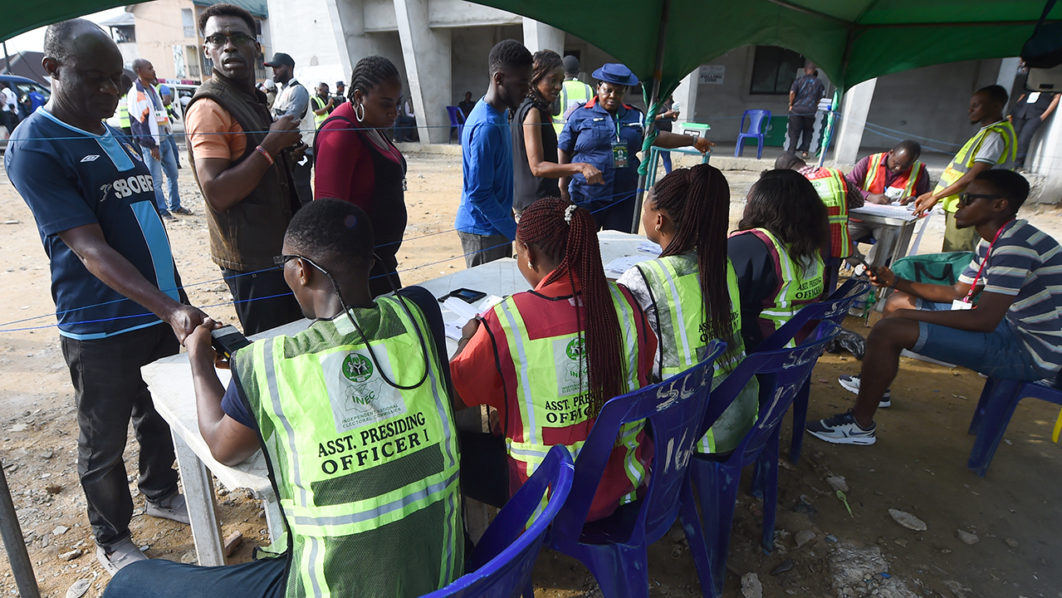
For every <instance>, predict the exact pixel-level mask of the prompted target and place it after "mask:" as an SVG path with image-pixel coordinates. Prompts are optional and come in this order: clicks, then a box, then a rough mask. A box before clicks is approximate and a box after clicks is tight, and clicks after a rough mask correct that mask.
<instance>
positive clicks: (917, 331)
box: [807, 170, 1062, 445]
mask: <svg viewBox="0 0 1062 598" xmlns="http://www.w3.org/2000/svg"><path fill="white" fill-rule="evenodd" d="M1028 195H1029V183H1028V182H1027V181H1026V180H1025V178H1024V177H1022V176H1021V175H1019V174H1017V173H1014V172H1011V171H1009V170H986V171H984V172H982V173H980V174H978V175H977V177H976V178H975V179H974V180H973V181H972V182H971V183H970V186H969V187H967V188H966V191H965V192H964V193H962V194H961V195H960V196H959V211H958V212H956V214H955V221H956V224H957V225H958V226H959V228H966V227H973V228H975V229H976V230H977V233H978V234H979V235H980V237H981V242H980V243H979V244H978V246H977V254H976V255H975V256H974V259H973V260H972V261H971V262H970V265H969V266H967V267H966V270H965V271H964V272H963V273H962V275H961V276H960V277H959V282H957V283H956V284H955V285H954V286H948V285H935V284H926V283H918V282H912V281H910V280H905V279H902V278H898V277H897V276H896V275H895V274H893V273H892V271H891V270H889V269H888V268H885V267H882V268H877V269H875V270H874V271H873V272H872V273H871V281H872V282H874V284H876V285H878V286H888V287H893V288H895V289H896V290H897V292H895V293H893V295H892V296H891V297H889V301H888V303H887V304H886V307H885V318H883V319H882V320H881V321H880V322H878V323H877V324H876V325H875V326H874V329H873V330H871V331H870V337H869V338H868V339H867V352H866V356H865V357H864V359H863V370H862V375H861V376H860V377H859V378H854V377H847V376H846V377H845V378H846V381H847V382H848V384H846V386H845V387H846V388H848V389H849V390H852V391H853V392H856V393H857V395H858V396H857V398H856V404H855V407H854V408H853V409H852V410H851V411H849V412H847V413H842V414H838V415H835V416H833V417H830V418H827V419H823V420H819V421H817V422H812V423H810V424H808V427H807V430H808V432H810V433H811V434H812V435H813V436H815V437H817V438H820V439H822V440H825V441H827V442H832V443H835V444H864V445H866V444H874V442H875V441H876V437H875V429H876V426H875V425H874V419H873V418H874V412H875V410H877V408H878V406H879V402H881V403H883V404H886V405H887V401H888V399H887V398H886V397H887V393H888V387H889V384H890V383H891V382H892V380H893V378H895V377H896V370H897V368H898V365H899V357H900V351H901V350H903V349H911V350H913V351H916V352H918V353H921V354H922V355H925V356H927V357H932V358H934V359H940V360H943V361H947V362H950V363H954V364H957V365H961V366H964V367H968V368H970V369H972V370H976V371H978V372H981V373H983V374H987V375H988V376H992V377H997V378H1008V379H1014V380H1038V379H1041V378H1051V379H1052V380H1053V379H1054V378H1055V376H1056V375H1057V374H1058V372H1059V368H1060V367H1062V342H1060V341H1062V249H1060V248H1059V244H1058V242H1057V241H1055V240H1054V239H1053V238H1051V237H1050V236H1048V235H1046V234H1045V233H1043V232H1042V231H1040V230H1039V229H1037V228H1036V227H1034V226H1032V225H1031V224H1029V223H1028V222H1026V221H1025V220H1018V219H1016V218H1015V216H1016V214H1017V212H1018V209H1019V208H1020V207H1021V205H1022V203H1024V202H1025V198H1026V197H1028ZM974 298H976V299H977V306H976V308H974V305H973V303H972V301H973V300H974ZM853 382H854V383H853ZM883 399H884V400H883Z"/></svg>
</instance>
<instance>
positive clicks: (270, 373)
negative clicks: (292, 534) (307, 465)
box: [263, 339, 309, 507]
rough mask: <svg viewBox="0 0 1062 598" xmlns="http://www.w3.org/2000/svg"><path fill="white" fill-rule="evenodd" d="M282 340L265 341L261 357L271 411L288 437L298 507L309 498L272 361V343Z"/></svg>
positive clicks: (293, 435) (302, 505) (293, 434)
mask: <svg viewBox="0 0 1062 598" xmlns="http://www.w3.org/2000/svg"><path fill="white" fill-rule="evenodd" d="M274 342H282V341H279V340H278V339H270V340H269V341H268V342H266V343H265V351H264V355H263V359H264V360H265V376H266V388H267V389H268V390H269V401H270V402H271V403H272V404H273V411H274V412H275V413H276V414H277V419H278V420H280V423H281V425H283V426H284V432H285V433H286V434H287V438H288V454H287V455H286V456H287V457H288V458H290V459H291V481H292V482H293V483H294V486H295V487H296V488H298V489H299V502H298V505H299V506H300V507H304V506H306V504H307V503H309V499H308V498H307V496H306V489H305V488H304V487H303V485H302V474H301V473H300V472H299V453H298V451H296V450H295V430H294V429H293V428H292V427H291V422H290V421H288V418H287V417H285V416H284V408H283V406H282V405H281V404H280V390H279V388H278V387H277V369H276V365H275V364H274V363H273V343H274Z"/></svg>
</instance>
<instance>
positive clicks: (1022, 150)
mask: <svg viewBox="0 0 1062 598" xmlns="http://www.w3.org/2000/svg"><path fill="white" fill-rule="evenodd" d="M1012 124H1013V126H1014V136H1015V137H1017V139H1018V149H1017V155H1016V156H1015V157H1014V167H1015V168H1024V167H1025V156H1027V155H1028V154H1029V145H1030V144H1032V138H1033V135H1035V134H1036V130H1037V129H1039V128H1040V125H1041V124H1043V121H1042V120H1040V115H1039V114H1028V115H1025V116H1023V117H1021V118H1015V119H1014V122H1013V123H1012Z"/></svg>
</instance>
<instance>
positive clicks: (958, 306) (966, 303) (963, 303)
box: [951, 220, 1014, 311]
mask: <svg viewBox="0 0 1062 598" xmlns="http://www.w3.org/2000/svg"><path fill="white" fill-rule="evenodd" d="M1011 222H1014V221H1013V220H1011V221H1010V222H1007V223H1006V224H1004V225H1003V226H1001V227H999V230H998V231H996V236H995V238H994V239H992V242H991V243H989V245H988V251H985V259H983V260H981V267H980V268H978V269H977V276H974V279H973V283H971V284H970V290H969V291H968V292H967V293H966V296H965V297H963V298H962V299H955V300H953V301H952V302H951V309H952V311H955V310H965V309H973V308H974V304H973V294H974V291H975V290H976V289H977V281H979V280H981V274H983V273H984V271H985V265H987V264H988V256H990V255H992V249H993V248H994V247H995V246H996V241H998V240H999V236H1000V235H1002V234H1003V231H1004V230H1005V229H1006V228H1007V226H1008V225H1009V224H1010V223H1011Z"/></svg>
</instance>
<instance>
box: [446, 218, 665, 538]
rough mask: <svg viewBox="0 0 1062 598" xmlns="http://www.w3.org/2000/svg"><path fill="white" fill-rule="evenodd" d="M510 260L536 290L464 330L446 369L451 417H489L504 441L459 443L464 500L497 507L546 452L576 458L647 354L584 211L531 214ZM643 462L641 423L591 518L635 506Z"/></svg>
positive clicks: (628, 431) (646, 447)
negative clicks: (480, 412) (482, 413)
mask: <svg viewBox="0 0 1062 598" xmlns="http://www.w3.org/2000/svg"><path fill="white" fill-rule="evenodd" d="M516 251H517V256H518V257H517V263H518V266H519V268H520V273H521V274H522V275H523V276H524V278H525V279H527V282H528V283H529V284H530V285H531V286H532V287H533V288H534V290H532V291H525V292H522V293H516V294H515V295H513V296H511V297H509V298H508V299H506V300H505V301H503V302H502V303H500V304H498V305H497V306H495V307H494V308H493V309H491V310H490V311H487V312H486V313H484V314H483V316H481V317H480V318H477V319H476V320H472V321H470V322H469V323H468V324H466V325H465V328H464V330H463V334H464V336H463V338H462V339H461V341H460V342H459V343H458V351H457V353H456V354H455V355H454V357H453V359H452V360H451V362H450V372H451V373H452V377H453V383H454V389H455V391H456V394H455V397H456V398H455V402H457V403H458V407H463V406H473V405H489V406H491V407H493V408H494V409H496V410H497V415H498V421H499V423H500V427H501V433H502V434H503V436H504V438H492V437H485V435H473V434H468V435H463V436H462V448H461V452H462V464H461V469H462V475H461V480H462V484H463V485H464V486H463V491H464V492H465V495H466V496H469V497H471V498H475V499H477V500H481V501H484V502H487V503H490V504H495V505H497V506H501V504H503V503H504V502H505V501H506V500H507V499H508V497H509V496H510V495H511V492H513V491H515V490H516V489H517V488H519V487H520V485H521V484H523V483H524V482H525V481H526V480H527V478H528V476H529V475H530V474H531V473H533V472H534V470H535V467H537V466H538V464H539V463H541V461H542V459H543V458H544V457H545V456H546V453H547V452H548V451H549V448H550V447H551V446H553V445H555V444H563V445H565V446H567V447H568V448H569V449H570V450H572V452H573V453H578V451H579V448H580V447H581V445H582V443H583V442H584V441H585V440H586V438H587V436H589V434H590V429H591V428H592V427H593V425H594V422H595V421H596V419H597V414H598V413H599V412H600V410H601V407H602V405H604V403H605V402H606V401H608V400H609V399H611V398H612V397H614V396H617V395H621V394H624V393H627V392H629V391H631V390H634V389H637V388H640V387H641V386H644V385H645V384H647V383H648V382H649V376H650V372H651V369H652V362H653V355H654V354H655V353H656V336H655V335H654V334H653V332H652V331H651V330H650V329H649V328H648V326H647V323H646V321H645V317H644V314H643V313H642V310H641V308H639V307H638V304H637V303H636V302H635V301H634V298H633V297H631V295H630V292H629V291H628V290H627V289H625V288H623V287H622V286H620V285H617V284H615V283H612V282H609V281H608V280H607V279H606V278H605V272H604V270H603V268H602V266H601V254H600V250H599V248H598V244H597V235H596V234H595V226H594V221H593V218H592V217H591V216H590V213H589V212H587V211H586V210H585V209H583V208H577V207H576V206H575V205H574V204H572V203H569V202H567V201H564V200H561V199H557V198H547V199H540V200H538V201H536V202H535V203H533V204H531V206H530V207H528V208H527V209H526V210H524V213H523V217H521V219H520V223H519V225H518V226H517V229H516ZM651 453H652V446H651V444H648V443H647V442H646V441H645V439H644V434H643V433H642V425H641V424H640V423H638V424H632V425H628V426H626V427H624V429H623V432H622V437H621V438H620V440H619V441H618V442H617V444H616V448H615V449H614V450H613V453H612V457H611V459H610V460H609V462H608V465H607V466H606V469H605V472H604V474H603V476H602V480H601V484H600V485H599V486H598V489H597V494H596V495H595V496H594V500H593V503H592V505H591V508H590V514H589V517H590V518H591V519H598V518H601V517H605V516H607V515H608V514H610V513H611V512H612V511H613V510H615V509H616V507H617V506H619V505H621V504H625V503H627V502H630V501H632V500H634V499H636V498H637V491H638V488H639V487H640V486H641V485H642V483H643V481H644V476H645V464H646V463H648V461H649V459H650V458H651ZM506 458H507V459H506ZM506 460H507V463H506ZM506 471H507V472H508V473H507V474H506V473H505V472H506Z"/></svg>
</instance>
